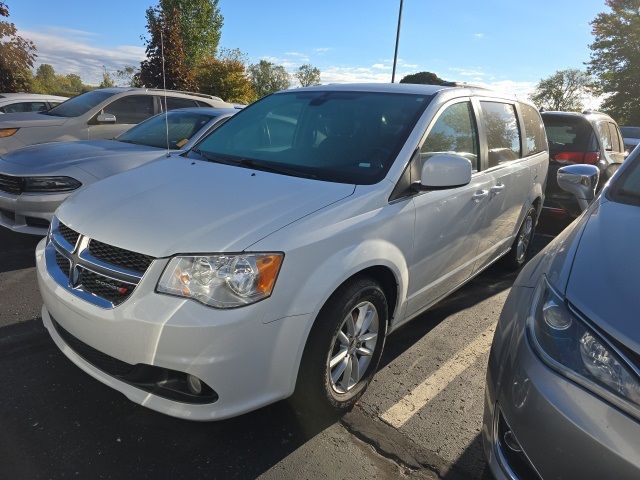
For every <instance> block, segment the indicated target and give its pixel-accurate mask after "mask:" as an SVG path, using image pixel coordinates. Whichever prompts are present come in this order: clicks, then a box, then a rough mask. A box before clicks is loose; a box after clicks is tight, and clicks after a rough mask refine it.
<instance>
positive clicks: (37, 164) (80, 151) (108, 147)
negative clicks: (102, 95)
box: [0, 140, 164, 178]
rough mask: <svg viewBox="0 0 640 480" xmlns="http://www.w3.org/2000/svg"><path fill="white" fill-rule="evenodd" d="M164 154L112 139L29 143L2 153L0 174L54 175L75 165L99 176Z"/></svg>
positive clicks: (107, 174) (120, 170)
mask: <svg viewBox="0 0 640 480" xmlns="http://www.w3.org/2000/svg"><path fill="white" fill-rule="evenodd" d="M163 155H164V150H163V149H161V148H154V147H148V146H144V145H133V144H131V143H124V142H117V141H115V140H84V141H79V142H51V143H41V144H38V145H31V146H28V147H24V148H20V149H18V150H14V151H13V152H10V153H6V154H4V155H3V156H2V160H4V162H2V163H0V165H1V167H0V169H1V170H2V171H3V173H8V174H11V175H39V174H40V175H43V174H47V175H48V174H55V173H56V171H60V170H62V169H63V168H66V167H70V166H77V167H79V168H82V169H83V170H84V171H86V172H88V173H90V174H91V175H94V176H96V177H98V178H103V177H106V176H109V175H113V174H115V173H119V172H123V171H125V170H128V169H130V168H133V167H135V166H138V165H140V164H142V163H144V162H146V161H149V160H153V159H156V158H160V157H162V156H163Z"/></svg>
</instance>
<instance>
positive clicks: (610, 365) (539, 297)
mask: <svg viewBox="0 0 640 480" xmlns="http://www.w3.org/2000/svg"><path fill="white" fill-rule="evenodd" d="M527 327H528V330H529V337H530V339H531V344H532V345H533V347H534V349H535V350H536V351H537V352H538V354H539V355H540V357H541V358H542V360H543V361H545V362H546V363H547V364H548V365H549V366H550V367H551V368H553V369H554V370H556V371H558V372H559V373H561V374H563V375H564V376H566V377H568V378H570V379H571V380H573V381H575V382H576V383H578V384H580V385H582V386H583V387H585V388H587V389H589V390H591V391H592V392H594V393H596V394H598V395H600V396H603V397H605V398H607V399H608V400H610V401H612V402H613V403H615V404H617V405H618V406H620V407H621V408H623V409H625V410H629V407H631V410H635V414H636V415H637V414H638V408H639V407H640V377H639V376H638V375H637V373H636V372H635V371H634V370H633V368H632V367H631V365H630V364H628V363H627V361H625V360H624V359H623V357H622V355H621V354H620V352H619V351H618V350H617V349H616V348H615V347H614V346H613V345H612V344H611V343H610V342H608V341H607V340H606V339H605V338H604V337H603V336H602V335H600V334H598V333H597V332H596V331H595V330H593V329H592V328H590V327H589V326H588V325H587V323H586V322H585V321H583V320H582V319H581V318H580V317H579V316H578V314H577V313H574V312H573V311H572V309H571V308H570V307H569V306H568V304H567V302H566V300H565V299H564V298H563V297H562V296H561V295H560V294H559V293H558V292H556V291H555V290H554V289H553V287H551V285H550V284H549V283H548V281H547V279H546V277H545V276H542V279H541V281H540V283H539V284H538V287H537V289H536V292H535V295H534V302H533V307H532V310H531V314H530V316H529V318H528V321H527Z"/></svg>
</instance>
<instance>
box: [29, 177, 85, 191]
mask: <svg viewBox="0 0 640 480" xmlns="http://www.w3.org/2000/svg"><path fill="white" fill-rule="evenodd" d="M81 185H82V184H81V183H80V182H79V181H78V180H76V179H75V178H71V177H25V178H23V180H22V188H23V190H24V191H25V192H70V191H72V190H75V189H77V188H79V187H80V186H81Z"/></svg>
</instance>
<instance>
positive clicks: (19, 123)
mask: <svg viewBox="0 0 640 480" xmlns="http://www.w3.org/2000/svg"><path fill="white" fill-rule="evenodd" d="M67 120H69V118H67V117H57V116H55V115H46V114H44V113H38V112H23V113H5V114H4V115H0V128H25V127H49V126H55V125H62V124H63V123H65V122H66V121H67Z"/></svg>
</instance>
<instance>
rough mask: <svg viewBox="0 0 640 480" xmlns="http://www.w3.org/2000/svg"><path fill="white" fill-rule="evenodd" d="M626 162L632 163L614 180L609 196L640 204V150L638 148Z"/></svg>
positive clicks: (621, 201) (623, 201)
mask: <svg viewBox="0 0 640 480" xmlns="http://www.w3.org/2000/svg"><path fill="white" fill-rule="evenodd" d="M625 163H630V165H628V167H627V168H626V170H625V171H624V172H620V173H622V175H621V176H620V177H618V178H617V179H616V180H615V181H614V182H613V184H612V185H611V190H610V192H609V194H608V198H609V199H610V200H613V201H614V202H618V203H626V204H629V205H637V206H640V150H638V148H636V149H635V151H634V152H633V153H632V154H631V156H630V157H629V158H627V159H626V160H625Z"/></svg>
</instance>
